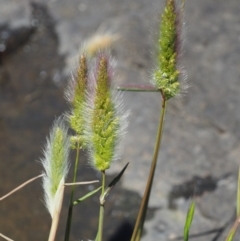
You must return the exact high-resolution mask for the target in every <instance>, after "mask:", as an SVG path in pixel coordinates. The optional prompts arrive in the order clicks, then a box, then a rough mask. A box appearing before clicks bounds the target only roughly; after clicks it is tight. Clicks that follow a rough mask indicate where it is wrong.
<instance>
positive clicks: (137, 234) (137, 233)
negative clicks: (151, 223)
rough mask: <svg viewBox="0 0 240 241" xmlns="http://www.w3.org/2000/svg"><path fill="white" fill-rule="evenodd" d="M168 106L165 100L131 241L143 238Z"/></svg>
mask: <svg viewBox="0 0 240 241" xmlns="http://www.w3.org/2000/svg"><path fill="white" fill-rule="evenodd" d="M166 104H167V102H166V100H165V99H163V102H162V109H161V113H160V121H159V125H158V132H157V139H156V143H155V149H154V154H153V159H152V164H151V169H150V172H149V176H148V181H147V185H146V189H145V192H144V195H143V199H142V202H141V206H140V209H139V212H138V216H137V220H136V223H135V227H134V230H133V234H132V238H131V241H137V240H140V238H141V234H142V229H143V225H144V221H145V216H146V212H147V207H148V202H149V197H150V194H151V188H152V183H153V178H154V174H155V169H156V165H157V159H158V153H159V149H160V145H161V140H162V132H163V123H164V117H165V113H166V108H167V105H166Z"/></svg>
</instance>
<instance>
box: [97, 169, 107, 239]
mask: <svg viewBox="0 0 240 241" xmlns="http://www.w3.org/2000/svg"><path fill="white" fill-rule="evenodd" d="M105 183H106V174H105V171H102V193H101V196H100V210H99V223H98V233H97V237H96V240H97V241H102V240H103V221H104V202H105V199H102V197H103V195H104V193H105Z"/></svg>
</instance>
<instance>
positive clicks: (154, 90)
mask: <svg viewBox="0 0 240 241" xmlns="http://www.w3.org/2000/svg"><path fill="white" fill-rule="evenodd" d="M117 90H118V91H131V92H159V90H158V89H155V88H153V87H144V88H141V87H140V88H139V87H117Z"/></svg>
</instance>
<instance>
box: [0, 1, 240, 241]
mask: <svg viewBox="0 0 240 241" xmlns="http://www.w3.org/2000/svg"><path fill="white" fill-rule="evenodd" d="M179 3H180V0H179ZM164 4H165V1H163V0H148V1H146V0H123V1H118V0H97V1H96V0H68V1H67V0H38V1H37V0H36V1H33V2H30V1H27V0H0V140H1V145H0V178H1V179H0V180H1V181H0V196H3V195H4V194H5V193H7V192H8V191H10V190H12V189H13V188H15V187H16V186H17V185H19V184H21V183H22V182H24V181H26V180H27V179H29V178H31V177H33V176H35V175H37V174H39V173H41V172H42V168H41V166H40V164H39V162H38V160H39V159H40V158H41V155H42V153H41V151H42V147H43V145H44V143H45V137H46V135H47V134H48V131H49V128H50V127H51V124H52V121H53V120H54V119H55V117H57V116H59V115H60V114H61V113H62V112H64V111H66V110H67V108H68V106H67V104H66V102H65V100H64V98H63V92H64V86H65V84H66V82H67V80H68V79H69V78H70V77H71V72H72V71H74V70H75V66H76V59H77V56H78V54H79V51H80V47H81V46H82V44H83V42H84V41H85V40H86V39H88V38H90V37H91V36H93V35H94V34H95V33H99V32H102V33H112V34H117V35H118V36H119V38H118V41H117V42H116V43H115V44H114V45H113V46H112V51H111V52H112V55H113V56H114V58H115V60H116V74H117V76H118V79H117V84H129V83H134V84H145V83H147V82H148V80H149V78H150V76H151V70H152V69H153V68H154V54H153V53H154V51H155V45H154V42H155V40H156V37H157V32H158V21H159V18H160V13H161V11H162V9H163V7H164ZM239 12H240V4H239V1H237V0H231V1H225V0H218V1H209V0H201V1H199V0H191V1H187V2H186V11H185V16H184V29H183V33H182V42H183V45H184V46H183V51H182V54H181V61H182V62H181V63H182V66H183V68H184V70H185V72H186V75H187V77H188V78H187V79H188V84H189V86H190V88H189V90H188V92H187V93H186V94H183V95H182V97H181V98H176V99H173V100H171V101H170V103H169V106H168V113H167V116H166V123H165V131H164V137H163V143H162V148H161V155H160V157H159V163H158V167H157V171H156V177H155V184H154V189H153V192H152V196H151V200H150V210H149V215H148V221H147V222H146V230H145V234H144V237H143V240H144V241H153V240H163V241H165V240H174V239H175V240H176V239H177V238H179V240H181V239H182V238H181V236H182V233H183V226H184V220H185V216H186V212H187V208H188V204H189V201H188V198H189V197H190V196H191V195H192V194H193V192H194V193H195V194H196V202H197V206H196V214H195V217H194V221H193V227H192V230H191V233H192V234H193V235H195V236H196V237H195V239H196V240H201V241H202V240H223V239H224V237H225V235H226V232H227V230H228V229H229V222H230V221H231V219H232V217H233V214H234V208H235V200H236V181H237V173H238V166H239V161H240V159H239V157H240V82H239V81H240V16H239ZM124 99H125V105H126V108H127V109H130V110H131V116H130V120H129V121H130V124H129V129H128V133H127V136H126V138H125V142H124V147H123V150H124V151H123V157H122V159H121V160H120V161H119V162H118V163H115V164H114V165H113V168H112V169H111V170H109V172H108V173H109V180H111V178H113V177H114V176H115V175H116V173H117V172H119V171H120V170H121V168H122V167H123V166H124V165H125V164H126V162H130V165H129V167H128V169H127V171H126V173H125V174H124V177H123V179H122V181H121V183H120V184H119V185H118V186H117V187H116V188H115V189H114V191H113V193H112V194H111V195H110V197H109V199H108V203H107V211H106V226H105V231H104V232H105V240H111V241H117V240H121V241H123V240H124V241H125V240H126V241H128V240H129V237H130V236H131V232H132V225H133V224H134V220H135V218H136V214H137V211H138V208H139V205H140V201H141V197H142V195H143V192H144V188H145V183H146V179H147V176H148V171H149V168H150V162H151V158H152V152H153V148H154V142H155V135H156V131H157V124H158V119H159V114H158V113H159V110H160V106H161V103H160V96H159V94H158V93H129V92H128V93H125V94H124ZM81 160H82V163H83V164H82V165H81V167H80V170H79V176H78V180H79V181H83V180H92V179H96V178H99V176H98V174H97V173H96V172H95V171H93V170H92V169H91V168H90V167H89V165H87V164H86V163H84V160H86V155H84V154H83V155H82V157H81ZM70 179H71V176H69V180H70ZM92 188H93V186H86V187H79V188H78V191H77V193H76V197H80V196H81V195H83V194H84V193H86V192H87V191H88V190H91V189H92ZM68 196H69V190H67V191H66V198H65V203H64V208H63V211H62V216H61V223H60V227H59V232H58V237H57V240H63V235H64V231H65V221H66V214H67V205H68V198H67V197H68ZM42 199H43V197H42V189H41V181H36V182H35V183H32V184H30V185H28V186H27V187H25V188H24V189H22V190H21V191H19V192H18V193H15V194H14V195H12V196H10V197H9V198H8V199H5V200H3V201H1V202H0V233H3V234H5V235H7V236H9V237H10V238H12V239H13V240H18V241H26V240H34V241H38V240H39V241H40V240H46V239H47V237H48V232H49V228H50V221H51V220H50V216H49V214H48V213H47V211H46V209H45V207H44V205H43V202H42ZM97 203H98V195H96V196H95V197H93V198H92V199H91V200H90V201H87V202H86V203H83V204H81V205H79V206H78V207H76V209H75V212H74V217H73V218H74V219H73V220H74V221H73V223H74V224H73V227H72V236H71V240H88V239H94V238H95V235H96V229H97V215H98V206H97Z"/></svg>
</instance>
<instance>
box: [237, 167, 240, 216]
mask: <svg viewBox="0 0 240 241" xmlns="http://www.w3.org/2000/svg"><path fill="white" fill-rule="evenodd" d="M236 206H237V217H239V214H240V168H239V170H238V185H237V205H236Z"/></svg>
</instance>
